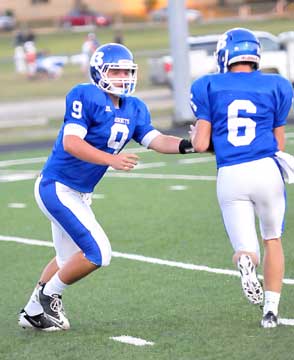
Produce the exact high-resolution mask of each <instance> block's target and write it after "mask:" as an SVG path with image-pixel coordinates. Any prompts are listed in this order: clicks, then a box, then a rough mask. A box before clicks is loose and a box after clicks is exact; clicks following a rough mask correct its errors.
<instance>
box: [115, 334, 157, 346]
mask: <svg viewBox="0 0 294 360" xmlns="http://www.w3.org/2000/svg"><path fill="white" fill-rule="evenodd" d="M109 339H112V340H115V341H118V342H121V343H124V344H130V345H135V346H146V345H154V342H153V341H147V340H144V339H141V338H137V337H133V336H128V335H121V336H112V337H110V338H109Z"/></svg>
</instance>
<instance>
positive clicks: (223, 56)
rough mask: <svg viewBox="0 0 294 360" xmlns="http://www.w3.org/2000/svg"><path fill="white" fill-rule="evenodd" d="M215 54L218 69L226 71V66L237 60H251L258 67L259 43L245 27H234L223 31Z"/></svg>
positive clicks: (222, 71)
mask: <svg viewBox="0 0 294 360" xmlns="http://www.w3.org/2000/svg"><path fill="white" fill-rule="evenodd" d="M215 56H216V59H217V64H218V70H219V72H221V73H225V72H227V71H228V67H229V66H230V65H232V64H234V63H237V62H242V61H246V62H252V63H254V64H255V68H256V69H258V66H259V60H260V43H259V40H258V39H257V38H256V36H255V35H254V34H253V33H252V32H251V31H250V30H247V29H242V28H235V29H231V30H228V31H227V32H225V33H224V34H223V35H222V36H221V38H220V39H219V41H218V43H217V46H216V52H215Z"/></svg>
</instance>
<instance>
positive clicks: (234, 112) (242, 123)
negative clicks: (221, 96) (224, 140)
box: [228, 100, 256, 146]
mask: <svg viewBox="0 0 294 360" xmlns="http://www.w3.org/2000/svg"><path fill="white" fill-rule="evenodd" d="M239 110H245V111H246V112H248V113H251V114H256V106H255V105H254V104H253V103H252V102H251V101H250V100H234V101H233V102H232V103H231V104H230V105H229V106H228V132H229V133H228V141H229V142H230V143H231V144H233V145H234V146H242V145H249V144H250V143H251V142H252V141H253V140H254V138H255V128H256V122H255V121H253V120H252V119H250V118H249V117H248V118H241V117H238V112H239ZM239 128H245V129H244V135H239V134H238V130H239Z"/></svg>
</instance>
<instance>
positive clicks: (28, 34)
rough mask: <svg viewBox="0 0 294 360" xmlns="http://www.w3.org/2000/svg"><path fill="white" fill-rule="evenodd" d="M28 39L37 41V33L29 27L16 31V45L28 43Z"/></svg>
mask: <svg viewBox="0 0 294 360" xmlns="http://www.w3.org/2000/svg"><path fill="white" fill-rule="evenodd" d="M27 41H32V42H35V41H36V35H35V34H34V32H33V31H32V30H31V29H29V28H25V29H19V30H18V31H17V32H16V34H15V37H14V46H15V47H17V46H23V45H24V43H26V42H27Z"/></svg>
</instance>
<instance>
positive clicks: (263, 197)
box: [217, 158, 286, 256]
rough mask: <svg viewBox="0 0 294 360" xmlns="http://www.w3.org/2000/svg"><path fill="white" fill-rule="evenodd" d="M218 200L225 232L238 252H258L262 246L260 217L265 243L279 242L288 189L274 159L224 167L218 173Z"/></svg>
mask: <svg viewBox="0 0 294 360" xmlns="http://www.w3.org/2000/svg"><path fill="white" fill-rule="evenodd" d="M217 196H218V201H219V204H220V207H221V210H222V215H223V220H224V224H225V228H226V231H227V233H228V236H229V238H230V241H231V243H232V246H233V248H234V250H235V251H240V250H243V251H250V252H255V253H257V254H258V256H259V242H258V236H257V233H256V226H255V213H256V214H257V215H258V218H259V223H260V229H261V236H262V237H263V239H272V238H279V237H280V236H281V234H282V230H283V220H284V214H285V201H286V200H285V186H284V182H283V179H282V176H281V173H280V170H279V168H278V166H277V164H276V163H275V161H274V160H273V159H271V158H265V159H261V160H256V161H251V162H247V163H243V164H238V165H233V166H226V167H222V168H220V169H219V171H218V177H217Z"/></svg>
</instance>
